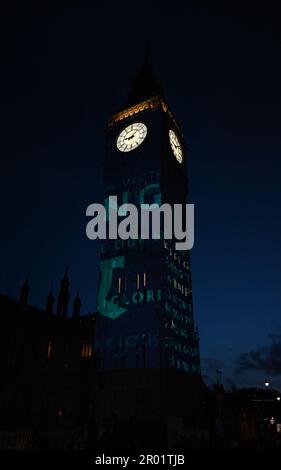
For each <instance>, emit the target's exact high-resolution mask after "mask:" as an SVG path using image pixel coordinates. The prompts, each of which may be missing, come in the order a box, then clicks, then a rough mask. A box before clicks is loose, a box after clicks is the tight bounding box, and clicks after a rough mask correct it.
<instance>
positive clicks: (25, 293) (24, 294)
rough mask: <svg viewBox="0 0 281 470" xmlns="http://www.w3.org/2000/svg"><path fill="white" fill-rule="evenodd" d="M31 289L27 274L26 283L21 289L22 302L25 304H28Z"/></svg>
mask: <svg viewBox="0 0 281 470" xmlns="http://www.w3.org/2000/svg"><path fill="white" fill-rule="evenodd" d="M29 291H30V288H29V282H28V276H25V280H24V283H23V285H22V286H21V290H20V302H21V303H22V304H23V305H27V300H28V295H29Z"/></svg>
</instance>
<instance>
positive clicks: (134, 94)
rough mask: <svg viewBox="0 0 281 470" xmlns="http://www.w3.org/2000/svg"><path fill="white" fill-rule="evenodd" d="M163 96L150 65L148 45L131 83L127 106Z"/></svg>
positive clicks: (160, 86) (161, 88)
mask: <svg viewBox="0 0 281 470" xmlns="http://www.w3.org/2000/svg"><path fill="white" fill-rule="evenodd" d="M156 95H160V96H163V95H164V91H163V87H162V85H161V83H160V82H159V80H158V79H157V77H156V75H155V73H154V69H153V66H152V63H151V54H150V47H149V45H147V46H146V49H145V55H144V61H143V64H142V66H141V68H140V70H139V72H138V73H137V75H135V76H134V78H133V79H132V81H131V91H130V93H129V98H128V105H131V104H135V103H138V102H140V101H144V100H145V99H147V98H151V97H152V96H156Z"/></svg>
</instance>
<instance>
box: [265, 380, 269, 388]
mask: <svg viewBox="0 0 281 470" xmlns="http://www.w3.org/2000/svg"><path fill="white" fill-rule="evenodd" d="M264 385H265V387H266V388H267V387H269V382H268V381H267V380H266V381H265V382H264Z"/></svg>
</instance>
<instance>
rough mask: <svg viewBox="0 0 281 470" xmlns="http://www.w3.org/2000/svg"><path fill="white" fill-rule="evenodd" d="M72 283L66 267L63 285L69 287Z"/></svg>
mask: <svg viewBox="0 0 281 470" xmlns="http://www.w3.org/2000/svg"><path fill="white" fill-rule="evenodd" d="M69 284H70V282H69V279H68V267H66V268H65V273H64V277H63V278H62V280H61V286H66V287H68V286H69Z"/></svg>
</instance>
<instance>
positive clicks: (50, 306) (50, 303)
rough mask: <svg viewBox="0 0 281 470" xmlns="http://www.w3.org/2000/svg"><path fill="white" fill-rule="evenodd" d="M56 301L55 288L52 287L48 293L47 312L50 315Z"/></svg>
mask: <svg viewBox="0 0 281 470" xmlns="http://www.w3.org/2000/svg"><path fill="white" fill-rule="evenodd" d="M54 301H55V298H54V295H53V288H52V287H51V289H50V292H49V295H48V297H47V300H46V312H47V313H48V314H49V315H52V313H53V306H54Z"/></svg>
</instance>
